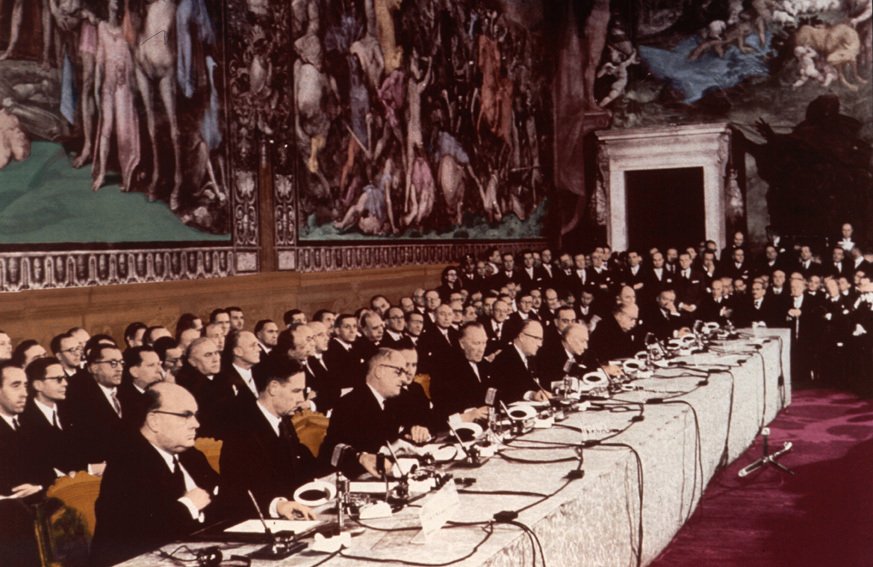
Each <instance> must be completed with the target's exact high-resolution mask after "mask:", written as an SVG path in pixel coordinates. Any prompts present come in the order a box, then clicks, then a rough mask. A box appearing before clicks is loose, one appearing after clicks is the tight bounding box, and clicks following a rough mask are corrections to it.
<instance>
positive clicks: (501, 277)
mask: <svg viewBox="0 0 873 567" xmlns="http://www.w3.org/2000/svg"><path fill="white" fill-rule="evenodd" d="M509 282H515V283H516V284H519V283H521V277H520V276H519V273H518V270H516V268H515V257H514V256H513V255H512V254H511V253H509V252H507V253H506V254H504V255H503V266H502V267H501V269H500V270H499V271H498V272H497V273H496V274H494V275H493V276H491V280H490V281H489V282H488V289H496V290H499V289H500V288H501V287H503V286H505V285H506V284H508V283H509Z"/></svg>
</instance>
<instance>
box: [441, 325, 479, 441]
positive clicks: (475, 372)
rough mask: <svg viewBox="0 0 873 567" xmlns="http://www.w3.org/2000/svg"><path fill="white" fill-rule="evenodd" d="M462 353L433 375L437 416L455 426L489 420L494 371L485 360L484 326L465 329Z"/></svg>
mask: <svg viewBox="0 0 873 567" xmlns="http://www.w3.org/2000/svg"><path fill="white" fill-rule="evenodd" d="M459 343H460V347H461V352H456V353H454V354H453V355H452V357H451V359H450V360H449V361H447V364H445V365H441V366H440V367H439V368H438V370H437V371H436V372H434V373H433V374H432V375H431V381H430V396H431V400H432V401H433V409H434V412H435V413H436V415H437V416H439V417H440V418H441V419H442V420H444V421H449V422H451V423H453V424H455V423H460V422H472V421H481V420H485V419H487V418H488V408H487V407H486V406H485V391H486V390H487V388H488V386H489V385H490V369H489V366H490V365H489V364H488V362H486V361H484V360H483V357H484V356H485V348H486V347H487V345H488V335H486V334H485V329H484V328H483V327H482V325H481V324H480V323H467V324H465V325H464V326H462V327H461V338H460V340H459Z"/></svg>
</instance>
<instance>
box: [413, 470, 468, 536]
mask: <svg viewBox="0 0 873 567" xmlns="http://www.w3.org/2000/svg"><path fill="white" fill-rule="evenodd" d="M459 505H460V500H459V499H458V489H457V488H455V483H454V482H452V481H449V482H447V483H446V484H444V485H443V487H442V488H440V489H439V490H437V491H436V492H435V493H433V495H431V496H428V498H427V499H426V500H425V501H424V503H423V504H422V505H421V510H420V511H419V513H418V519H419V520H420V521H421V534H419V536H421V537H424V540H425V541H429V540H430V539H432V538H433V536H434V534H436V533H437V532H438V531H439V530H440V528H442V527H443V526H444V525H445V524H446V522H447V521H449V518H451V517H452V514H454V513H455V512H456V511H457V510H458V506H459ZM415 539H420V538H419V537H416V538H415Z"/></svg>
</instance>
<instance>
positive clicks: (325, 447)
mask: <svg viewBox="0 0 873 567" xmlns="http://www.w3.org/2000/svg"><path fill="white" fill-rule="evenodd" d="M405 373H406V359H404V358H403V355H402V354H400V353H399V352H397V351H394V350H390V349H379V351H378V352H377V353H376V354H375V355H373V357H372V358H371V359H370V363H369V365H368V369H367V377H366V382H365V384H364V385H363V386H359V387H357V388H355V389H354V390H352V391H351V392H350V393H349V394H346V395H345V396H343V397H342V398H340V399H339V401H338V402H337V405H336V407H335V408H334V410H333V415H332V416H331V419H330V426H329V427H328V429H327V436H326V437H325V438H324V442H323V443H322V445H321V451H320V454H319V458H320V459H322V460H323V461H324V462H325V463H330V462H331V461H334V464H336V466H337V467H338V468H339V469H340V470H342V471H343V472H344V473H345V474H346V475H348V476H349V477H356V476H358V475H360V474H362V473H364V472H368V473H370V474H371V475H373V476H377V477H378V476H380V475H381V471H379V470H378V469H377V462H378V459H377V457H376V454H377V453H378V452H379V449H381V447H382V446H383V445H385V444H386V443H391V442H393V441H395V440H396V439H397V438H398V437H399V436H400V417H399V416H398V415H397V412H396V411H394V410H393V409H392V408H391V407H390V406H389V405H388V404H387V403H386V401H387V400H389V399H391V398H395V397H397V396H399V395H400V390H401V389H402V387H403V376H404V374H405ZM340 445H343V446H345V447H348V448H349V450H348V451H345V452H344V451H342V450H338V451H337V452H338V453H343V454H342V455H336V457H337V458H334V457H335V456H334V455H333V453H334V449H335V448H337V447H338V446H340ZM340 449H342V448H340ZM390 468H391V466H390V463H387V464H386V469H387V470H390Z"/></svg>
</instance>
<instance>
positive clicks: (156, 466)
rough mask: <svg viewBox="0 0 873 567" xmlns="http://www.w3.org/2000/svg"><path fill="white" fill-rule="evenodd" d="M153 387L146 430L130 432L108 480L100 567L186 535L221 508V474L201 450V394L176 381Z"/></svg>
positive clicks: (98, 544) (100, 516) (101, 500)
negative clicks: (217, 503)
mask: <svg viewBox="0 0 873 567" xmlns="http://www.w3.org/2000/svg"><path fill="white" fill-rule="evenodd" d="M147 391H148V394H147V395H148V404H147V406H146V412H147V413H146V415H145V418H144V421H143V423H142V425H141V426H140V429H139V431H136V432H128V440H127V443H125V446H124V450H122V451H119V452H117V453H115V454H113V455H112V456H111V457H110V460H109V463H108V464H107V466H106V472H105V474H104V475H103V480H102V482H101V484H100V496H99V497H98V498H97V504H96V506H95V512H96V516H97V525H96V528H95V530H94V539H93V541H92V543H91V564H92V565H96V566H100V565H113V564H115V563H119V562H121V561H124V560H126V559H128V558H130V557H134V556H136V555H138V554H140V553H143V552H146V551H151V550H153V549H155V548H157V547H160V546H162V545H164V544H167V543H169V542H171V541H173V540H177V539H180V538H184V537H185V536H186V535H188V534H190V533H191V532H193V531H195V530H196V529H199V528H200V527H201V526H203V525H204V523H205V520H206V518H207V517H209V518H212V514H214V511H213V507H211V506H210V503H211V501H212V497H213V496H214V495H215V489H216V487H217V485H218V474H217V473H216V472H215V471H214V470H212V468H211V467H210V466H209V463H208V462H207V461H206V457H204V456H203V454H202V453H200V452H199V451H197V450H196V449H194V448H193V447H194V438H195V436H196V433H197V427H198V425H199V423H198V421H197V402H196V401H195V400H194V396H192V395H191V394H190V393H189V392H188V391H187V390H186V389H185V388H183V387H181V386H178V385H176V384H169V383H158V384H153V385H152V386H151V387H150V388H149V389H148V390H147ZM204 514H206V516H204Z"/></svg>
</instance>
